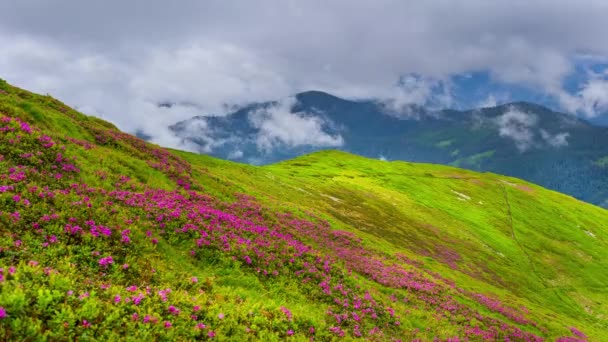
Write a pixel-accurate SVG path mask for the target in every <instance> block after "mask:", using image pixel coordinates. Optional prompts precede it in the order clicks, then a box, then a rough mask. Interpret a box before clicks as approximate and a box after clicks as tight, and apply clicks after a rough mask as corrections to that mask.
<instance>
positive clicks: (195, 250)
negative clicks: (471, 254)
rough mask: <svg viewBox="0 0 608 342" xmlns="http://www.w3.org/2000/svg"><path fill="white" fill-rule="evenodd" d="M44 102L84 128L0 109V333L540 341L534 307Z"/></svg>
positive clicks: (7, 336) (454, 261)
mask: <svg viewBox="0 0 608 342" xmlns="http://www.w3.org/2000/svg"><path fill="white" fill-rule="evenodd" d="M44 101H45V103H46V105H48V106H49V108H52V109H53V110H54V111H58V112H60V113H62V114H61V116H60V117H61V118H62V119H65V120H67V122H69V123H71V124H73V125H76V126H77V127H78V128H79V129H81V133H82V137H78V138H75V137H65V136H62V133H59V132H55V131H53V130H50V129H42V128H38V127H37V126H36V125H34V124H31V123H29V122H27V121H26V120H25V117H26V115H24V114H23V113H21V112H18V111H17V110H15V113H19V114H20V115H12V116H11V117H9V116H6V115H0V227H1V228H0V233H1V234H0V288H1V290H2V292H1V293H2V296H0V339H1V340H20V339H21V340H27V339H30V340H39V339H48V340H61V339H69V340H75V339H87V338H91V337H92V336H95V337H96V338H99V339H105V340H120V339H124V337H125V336H130V337H133V338H134V339H141V340H211V339H218V338H222V339H232V340H288V339H291V338H293V339H299V340H308V339H313V340H321V341H324V340H335V339H340V338H345V339H352V338H361V339H367V340H378V341H383V340H389V341H390V340H400V339H402V340H416V339H421V340H432V339H433V338H434V337H437V339H438V340H446V341H461V340H462V341H466V340H469V341H477V340H488V341H495V340H505V341H506V340H509V341H541V340H543V339H542V337H541V335H542V330H540V328H539V325H538V324H537V323H536V322H534V321H533V320H532V319H531V318H529V317H528V316H529V315H528V312H523V310H520V309H516V308H512V307H510V306H508V305H506V304H504V303H502V302H501V301H500V300H498V299H496V298H494V297H492V296H490V295H488V294H480V293H472V292H468V291H464V290H462V289H459V288H458V287H457V286H456V285H455V284H454V282H452V281H449V280H447V279H444V278H442V277H441V276H440V275H438V274H435V273H433V272H431V271H429V270H428V269H426V268H425V265H424V264H423V263H422V262H420V261H413V260H410V259H408V258H407V257H406V256H404V255H390V254H387V253H383V252H380V251H377V250H375V249H373V248H371V247H369V246H366V245H364V244H363V242H362V241H361V240H360V239H359V238H357V236H356V235H355V234H353V233H350V232H346V231H341V230H335V229H334V227H332V226H331V225H330V224H329V223H328V222H327V221H325V220H322V219H320V218H318V217H315V216H313V215H296V214H293V213H286V212H276V211H274V210H271V209H269V208H266V207H264V206H262V205H261V204H260V203H258V202H257V201H256V200H255V198H253V197H250V196H247V195H243V194H235V195H234V200H230V201H225V200H223V199H219V198H216V197H213V196H211V195H210V194H209V193H207V192H205V190H204V186H203V185H202V184H199V183H198V182H197V181H196V180H195V177H193V173H194V172H195V171H194V170H193V169H192V167H191V165H190V164H189V163H188V162H186V161H185V160H184V159H182V158H180V157H178V156H177V155H174V154H172V153H171V152H169V151H168V150H165V149H162V148H160V147H158V146H154V145H152V144H148V143H146V142H144V141H142V140H140V139H138V138H136V137H133V136H131V135H128V134H124V133H121V132H119V131H117V130H116V129H114V128H112V127H111V125H109V124H107V123H101V122H98V121H96V119H93V118H86V117H84V116H82V115H80V114H78V113H75V112H73V111H71V110H69V109H67V108H66V107H65V106H64V105H62V104H61V103H59V102H58V101H56V100H53V99H45V100H44ZM22 114H23V115H22ZM17 116H19V118H17ZM104 158H107V160H106V159H104ZM108 160H109V161H108ZM140 170H144V171H145V172H146V173H150V174H153V175H161V176H162V177H158V178H162V179H166V180H167V182H169V184H170V186H164V183H163V186H153V185H150V184H148V179H147V178H145V177H144V176H142V175H141V172H138V171H140ZM197 172H202V171H200V170H199V171H197ZM444 254H445V255H444V257H445V259H446V260H448V261H449V264H450V266H452V267H453V268H457V265H458V261H459V260H460V256H459V255H457V254H456V253H455V252H450V251H447V252H445V253H444ZM235 279H236V280H235ZM240 287H243V288H248V287H252V288H253V290H251V292H246V291H245V290H242V291H241V290H240ZM243 293H245V294H246V295H243ZM275 295H276V297H272V296H275ZM247 296H249V297H247ZM256 296H257V297H256ZM265 296H267V297H265ZM270 299H272V300H270ZM297 300H299V301H300V303H301V302H305V303H314V305H315V307H316V308H318V310H321V311H320V312H322V314H321V317H315V316H314V315H310V314H309V313H308V312H306V311H305V310H302V309H301V308H298V307H297V306H295V305H294V306H293V307H292V304H293V303H294V302H297ZM468 303H474V304H468ZM422 319H426V320H427V321H432V322H436V324H437V325H436V326H437V327H441V328H440V329H437V331H432V330H428V331H427V330H422V331H421V330H420V329H419V327H416V326H415V324H414V323H411V322H417V321H419V320H422ZM571 331H572V333H573V335H575V336H576V338H580V339H584V338H586V336H585V335H584V334H583V333H582V332H580V331H578V330H576V329H575V328H572V330H571ZM455 336H458V337H455Z"/></svg>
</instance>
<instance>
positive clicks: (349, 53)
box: [0, 0, 608, 145]
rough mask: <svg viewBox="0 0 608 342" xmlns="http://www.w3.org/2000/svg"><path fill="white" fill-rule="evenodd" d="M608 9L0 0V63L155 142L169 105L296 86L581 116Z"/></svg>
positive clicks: (218, 106) (559, 0)
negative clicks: (516, 105) (521, 103)
mask: <svg viewBox="0 0 608 342" xmlns="http://www.w3.org/2000/svg"><path fill="white" fill-rule="evenodd" d="M606 18H608V1H605V0H597V1H593V0H578V1H574V0H572V1H563V0H546V1H545V0H527V1H518V0H505V1H487V0H463V1H451V0H445V1H439V0H438V1H432V0H431V1H387V0H370V1H363V0H362V1H351V0H336V1H326V0H323V1H321V0H319V1H316V0H307V1H290V0H274V1H271V0H260V1H244V0H243V1H230V0H218V1H202V0H181V1H166V0H165V1H159V0H130V1H125V0H120V1H119V0H105V1H82V0H54V1H48V0H19V1H2V2H0V46H1V49H0V78H3V79H6V80H7V81H9V82H11V83H13V84H15V85H17V86H20V87H24V88H27V89H29V90H32V91H36V92H40V93H49V94H51V95H53V96H54V97H56V98H59V99H61V100H63V101H64V102H66V103H68V104H69V105H72V106H75V107H77V108H78V109H80V110H81V111H83V112H85V113H88V114H93V115H97V116H100V117H102V118H104V119H107V120H110V121H112V122H114V123H115V124H117V125H118V126H119V127H121V128H122V129H123V130H126V131H130V132H134V131H136V130H138V129H141V130H144V131H145V132H147V133H148V134H151V135H152V136H154V140H155V141H157V142H159V143H161V144H164V145H173V144H174V143H175V142H174V141H172V140H171V137H170V136H168V134H167V133H166V130H164V129H162V127H166V126H167V125H169V124H171V123H175V122H176V121H179V120H183V119H186V118H188V117H191V116H194V115H198V114H202V113H222V112H226V110H227V108H229V107H230V106H233V105H242V104H245V103H250V102H254V101H263V100H271V99H278V98H284V97H286V96H288V95H290V94H294V93H296V92H298V91H303V90H309V89H318V90H324V91H327V92H331V93H334V94H336V95H339V96H343V97H349V98H369V97H374V98H381V99H386V100H391V101H393V102H394V103H418V104H426V105H432V106H435V107H453V108H465V107H473V106H481V105H492V104H495V103H502V102H508V101H513V100H520V99H524V100H532V101H537V102H541V103H544V104H547V105H550V106H552V107H554V108H556V109H560V110H563V111H568V112H573V113H577V114H578V115H580V116H583V117H587V118H593V117H598V116H601V115H602V114H603V113H606V112H608V68H606V66H607V65H608V64H607V63H608V44H606V42H607V41H608V40H607V37H608V25H607V24H606ZM161 102H175V103H180V104H183V105H180V106H174V107H172V108H164V107H163V108H159V107H158V106H157V104H158V103H161Z"/></svg>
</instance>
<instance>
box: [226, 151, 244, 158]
mask: <svg viewBox="0 0 608 342" xmlns="http://www.w3.org/2000/svg"><path fill="white" fill-rule="evenodd" d="M243 155H244V154H243V151H241V150H234V151H231V152H230V153H228V159H240V158H243Z"/></svg>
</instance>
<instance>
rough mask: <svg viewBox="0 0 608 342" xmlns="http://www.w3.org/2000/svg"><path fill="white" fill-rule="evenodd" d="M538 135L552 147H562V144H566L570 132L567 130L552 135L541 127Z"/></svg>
mask: <svg viewBox="0 0 608 342" xmlns="http://www.w3.org/2000/svg"><path fill="white" fill-rule="evenodd" d="M540 136H541V137H542V138H543V140H544V141H545V142H546V143H547V144H549V145H550V146H553V147H562V146H568V137H569V136H570V133H568V132H561V133H556V134H554V135H551V134H550V133H549V132H547V131H546V130H544V129H541V130H540Z"/></svg>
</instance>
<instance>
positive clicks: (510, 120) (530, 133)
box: [495, 108, 538, 152]
mask: <svg viewBox="0 0 608 342" xmlns="http://www.w3.org/2000/svg"><path fill="white" fill-rule="evenodd" d="M537 121H538V118H537V117H536V115H534V114H528V113H524V112H522V111H520V110H518V109H516V108H510V109H509V110H508V111H507V112H505V113H503V114H502V115H500V116H499V117H497V118H496V120H495V122H496V124H497V125H498V133H499V134H500V136H501V137H505V138H509V139H511V140H513V142H514V143H515V146H516V147H517V149H518V150H519V151H520V152H524V151H526V150H528V149H529V148H530V147H532V146H533V144H534V130H533V128H534V127H535V126H536V124H537Z"/></svg>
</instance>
